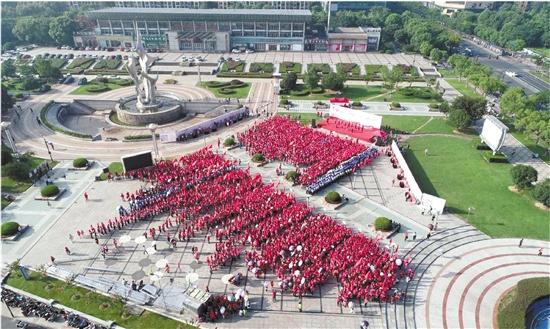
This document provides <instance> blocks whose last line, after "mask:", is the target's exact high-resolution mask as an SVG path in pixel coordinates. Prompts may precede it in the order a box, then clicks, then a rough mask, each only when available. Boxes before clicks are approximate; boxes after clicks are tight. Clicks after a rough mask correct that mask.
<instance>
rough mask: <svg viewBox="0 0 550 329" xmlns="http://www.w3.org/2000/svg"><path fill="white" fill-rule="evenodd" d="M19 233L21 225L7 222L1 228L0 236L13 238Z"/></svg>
mask: <svg viewBox="0 0 550 329" xmlns="http://www.w3.org/2000/svg"><path fill="white" fill-rule="evenodd" d="M17 231H19V224H18V223H16V222H5V223H2V226H0V234H1V235H2V236H12V235H15V234H16V233H17Z"/></svg>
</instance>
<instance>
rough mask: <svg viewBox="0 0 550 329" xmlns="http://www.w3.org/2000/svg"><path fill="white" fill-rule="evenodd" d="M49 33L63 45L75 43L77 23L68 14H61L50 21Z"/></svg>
mask: <svg viewBox="0 0 550 329" xmlns="http://www.w3.org/2000/svg"><path fill="white" fill-rule="evenodd" d="M49 28H50V29H49V32H48V34H49V35H50V37H51V38H52V39H53V40H54V41H55V42H57V43H58V44H62V45H70V44H73V32H75V29H76V24H75V23H74V21H73V20H72V19H71V18H70V17H68V16H65V15H63V16H59V17H56V18H54V19H52V20H51V21H50V25H49Z"/></svg>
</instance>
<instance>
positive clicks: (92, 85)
mask: <svg viewBox="0 0 550 329" xmlns="http://www.w3.org/2000/svg"><path fill="white" fill-rule="evenodd" d="M122 80H123V79H120V80H116V81H122ZM125 84H126V83H116V82H115V80H109V82H98V81H96V80H95V79H94V80H92V81H90V82H88V84H85V85H82V86H79V87H78V88H76V89H75V90H73V91H72V92H71V94H72V95H97V94H101V93H104V92H107V91H111V90H115V89H118V88H123V87H127V86H129V85H131V83H130V84H127V85H125Z"/></svg>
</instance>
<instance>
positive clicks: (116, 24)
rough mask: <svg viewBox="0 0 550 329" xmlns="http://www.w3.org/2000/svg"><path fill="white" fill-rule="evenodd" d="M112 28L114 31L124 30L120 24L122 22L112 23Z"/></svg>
mask: <svg viewBox="0 0 550 329" xmlns="http://www.w3.org/2000/svg"><path fill="white" fill-rule="evenodd" d="M111 26H112V27H113V29H121V28H122V24H121V23H120V21H111Z"/></svg>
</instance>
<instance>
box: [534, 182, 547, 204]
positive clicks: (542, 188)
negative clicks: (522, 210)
mask: <svg viewBox="0 0 550 329" xmlns="http://www.w3.org/2000/svg"><path fill="white" fill-rule="evenodd" d="M533 197H534V198H535V199H536V200H537V201H538V202H540V203H542V204H543V205H545V206H547V207H550V178H547V179H545V180H543V181H542V182H540V183H538V184H537V185H535V188H533Z"/></svg>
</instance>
